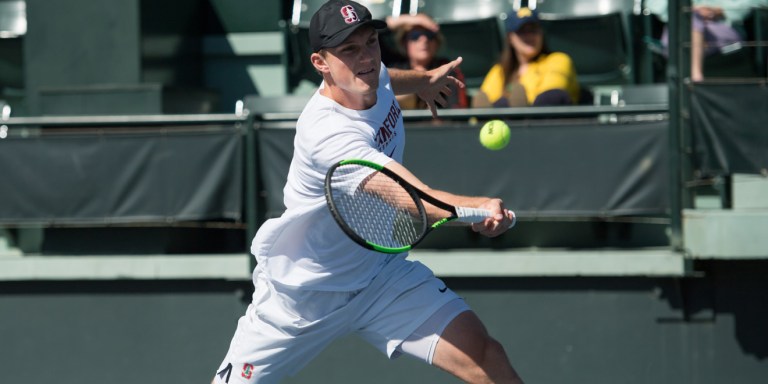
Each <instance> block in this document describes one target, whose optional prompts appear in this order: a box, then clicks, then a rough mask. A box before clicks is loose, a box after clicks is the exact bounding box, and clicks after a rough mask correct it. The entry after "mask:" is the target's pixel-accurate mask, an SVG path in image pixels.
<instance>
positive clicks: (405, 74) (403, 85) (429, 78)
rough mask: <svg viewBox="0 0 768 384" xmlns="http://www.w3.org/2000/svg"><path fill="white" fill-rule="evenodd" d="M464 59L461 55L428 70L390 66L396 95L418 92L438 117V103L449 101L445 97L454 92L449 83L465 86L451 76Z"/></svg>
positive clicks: (433, 115)
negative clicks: (393, 67)
mask: <svg viewBox="0 0 768 384" xmlns="http://www.w3.org/2000/svg"><path fill="white" fill-rule="evenodd" d="M462 60H463V59H462V58H461V57H459V58H457V59H456V60H453V61H451V62H450V63H446V64H444V65H442V66H440V67H437V68H435V69H432V70H429V71H426V72H423V71H416V70H404V69H392V68H390V69H389V76H390V78H391V79H392V91H393V92H395V94H396V95H405V94H409V93H415V94H417V95H418V96H419V97H420V98H421V99H422V100H424V101H425V102H426V103H427V105H428V106H429V110H430V111H432V117H435V118H436V117H437V105H438V104H439V105H445V104H446V102H447V101H446V99H445V97H446V96H448V95H451V94H452V93H453V92H452V91H451V89H450V87H449V85H455V86H457V87H459V88H464V83H463V82H461V81H459V80H458V79H457V78H455V77H453V76H449V73H451V71H453V70H454V69H455V68H456V67H458V66H459V65H460V64H461V62H462Z"/></svg>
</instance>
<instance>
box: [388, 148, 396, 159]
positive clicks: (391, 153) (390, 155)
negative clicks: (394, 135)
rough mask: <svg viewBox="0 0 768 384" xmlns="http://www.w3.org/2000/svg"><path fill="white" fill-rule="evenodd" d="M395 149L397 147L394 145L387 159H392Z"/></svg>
mask: <svg viewBox="0 0 768 384" xmlns="http://www.w3.org/2000/svg"><path fill="white" fill-rule="evenodd" d="M395 149H397V145H395V147H394V148H392V151H391V152H389V155H388V156H389V157H392V155H394V154H395Z"/></svg>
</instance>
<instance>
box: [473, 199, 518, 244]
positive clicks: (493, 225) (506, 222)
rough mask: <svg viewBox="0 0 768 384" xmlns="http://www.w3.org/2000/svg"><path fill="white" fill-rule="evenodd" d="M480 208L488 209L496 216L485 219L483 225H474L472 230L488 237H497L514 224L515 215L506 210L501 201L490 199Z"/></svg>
mask: <svg viewBox="0 0 768 384" xmlns="http://www.w3.org/2000/svg"><path fill="white" fill-rule="evenodd" d="M478 208H482V209H487V210H489V211H491V212H492V213H493V214H494V217H493V218H488V219H485V221H483V222H482V223H475V224H472V230H473V231H475V232H477V233H479V234H481V235H484V236H487V237H496V236H499V235H501V234H502V233H504V232H506V231H507V229H509V226H510V225H512V223H513V222H514V218H515V214H514V213H513V212H512V211H510V210H507V209H506V208H504V202H502V201H501V199H490V200H488V201H487V202H486V203H484V204H483V205H481V206H479V207H478Z"/></svg>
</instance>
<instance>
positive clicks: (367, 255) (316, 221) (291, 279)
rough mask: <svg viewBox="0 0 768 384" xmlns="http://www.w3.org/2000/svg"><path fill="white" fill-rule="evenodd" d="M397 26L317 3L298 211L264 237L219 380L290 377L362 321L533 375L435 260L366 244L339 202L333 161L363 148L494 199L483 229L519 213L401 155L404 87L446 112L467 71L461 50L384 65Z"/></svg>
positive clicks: (471, 364) (386, 334) (367, 154)
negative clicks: (338, 216)
mask: <svg viewBox="0 0 768 384" xmlns="http://www.w3.org/2000/svg"><path fill="white" fill-rule="evenodd" d="M385 27H386V24H385V23H384V22H383V21H380V20H372V18H371V14H370V12H369V11H368V9H366V8H365V7H363V6H362V5H360V4H358V3H356V2H353V1H349V0H331V1H329V2H327V3H325V4H324V5H323V6H322V7H321V8H320V9H319V10H318V11H317V13H316V14H315V15H314V16H313V17H312V20H311V22H310V27H309V28H310V31H309V32H310V33H309V36H310V43H311V46H312V49H313V51H314V53H312V55H311V58H310V59H311V61H312V64H313V65H314V67H315V69H316V70H317V71H318V72H319V73H320V74H321V75H322V76H323V82H322V84H321V85H320V87H319V89H318V90H317V92H316V93H315V94H314V95H313V96H312V98H311V99H310V100H309V102H308V103H307V105H306V107H305V108H304V111H303V112H302V114H301V116H300V117H299V120H298V122H297V125H296V137H295V140H294V155H293V159H292V162H291V166H290V170H289V173H288V181H287V184H286V186H285V188H284V202H285V205H286V211H285V212H284V213H283V215H282V216H280V217H279V218H275V219H271V220H268V221H267V222H266V223H264V224H263V225H262V226H261V228H259V231H258V233H257V234H256V236H255V238H254V240H253V244H252V248H251V251H252V253H253V254H254V255H255V256H256V260H257V263H258V264H257V266H256V268H255V269H254V272H253V283H254V286H255V291H254V294H253V302H252V303H251V304H250V305H249V306H248V309H247V310H246V313H245V315H244V316H243V317H241V318H240V320H239V322H238V325H237V329H236V331H235V334H234V336H233V338H232V342H231V344H230V347H229V351H228V352H227V355H226V357H225V358H224V361H223V362H222V364H221V366H220V367H219V368H218V370H217V371H216V373H215V376H214V379H213V382H214V383H216V384H221V383H229V384H232V383H277V382H280V381H281V380H282V379H283V378H285V377H286V376H290V375H293V374H295V373H296V372H297V371H299V370H300V369H301V368H302V367H304V366H305V365H306V364H307V363H309V362H310V361H311V360H312V359H313V358H314V357H316V356H317V355H318V354H319V353H320V352H321V351H322V350H323V349H324V348H325V347H327V346H328V345H329V344H330V343H331V342H332V341H334V340H335V339H337V338H339V337H342V336H345V335H347V334H350V333H355V334H357V335H359V336H360V337H362V338H363V339H364V340H366V341H367V342H369V343H370V344H371V345H372V346H374V347H375V348H377V349H379V350H380V351H381V352H383V353H384V354H386V355H387V356H388V357H389V358H394V357H397V356H398V355H401V354H406V355H411V356H413V357H415V358H417V359H420V360H422V361H425V362H426V363H428V364H432V365H434V366H437V367H439V368H441V369H443V370H445V371H447V372H450V373H451V374H453V375H455V376H456V377H458V378H460V379H462V380H464V381H466V382H469V383H521V382H522V381H521V380H520V378H519V377H518V375H517V373H516V372H515V370H514V369H513V368H512V366H511V364H510V363H509V360H508V358H507V356H506V353H505V351H504V349H503V347H502V346H501V344H500V343H499V342H497V341H496V340H494V339H493V338H491V336H489V334H488V332H487V331H486V329H485V327H484V325H483V324H482V322H481V321H480V319H478V317H477V316H476V315H475V313H474V312H472V311H471V310H470V308H469V306H468V305H467V304H466V303H465V302H464V300H463V299H461V298H460V297H459V296H458V295H457V294H456V293H454V292H453V291H451V290H450V289H448V288H447V287H446V286H445V284H444V283H443V282H442V281H440V280H439V279H437V278H436V277H435V276H434V274H433V273H432V271H431V270H429V269H428V268H427V267H426V266H424V265H422V264H421V263H418V262H413V261H410V260H407V259H406V256H407V255H406V254H397V255H388V254H382V253H377V252H374V251H369V250H366V249H364V248H363V247H361V246H359V245H358V244H356V243H354V242H353V241H352V240H351V239H349V238H348V237H347V236H346V235H345V234H344V233H343V232H342V231H341V229H340V228H339V227H338V225H337V224H336V223H335V222H334V220H333V218H332V217H331V215H330V212H329V210H328V208H327V207H326V203H325V198H324V194H323V185H324V184H323V182H324V177H325V173H326V171H327V170H328V169H329V168H330V167H331V165H332V164H334V163H336V162H338V161H340V160H343V159H349V158H357V159H364V160H369V161H372V162H376V163H379V164H384V165H385V166H386V167H388V168H390V169H392V170H394V171H396V172H398V173H399V174H401V175H403V176H405V177H406V179H407V180H409V181H411V182H412V183H413V184H414V185H415V186H416V187H418V188H423V189H425V190H426V191H428V193H430V194H432V195H434V196H436V197H438V198H440V199H442V200H444V201H446V202H449V203H451V204H456V205H463V206H468V207H478V208H484V209H488V210H490V211H492V212H493V213H494V214H495V216H494V217H493V218H489V219H486V221H485V222H483V223H478V224H473V225H472V229H473V230H475V231H477V232H479V233H481V234H484V235H486V236H489V237H493V236H498V235H500V234H502V233H503V232H504V231H506V230H507V228H508V226H509V225H510V224H511V222H512V215H513V214H512V213H511V212H509V211H507V210H506V209H504V206H503V203H502V201H501V200H500V199H495V198H485V197H466V196H458V195H453V194H450V193H447V192H442V191H436V190H434V189H429V188H428V187H427V186H426V185H424V184H423V183H421V182H420V181H418V179H416V177H415V176H413V175H412V174H411V173H410V172H408V171H407V170H406V169H405V168H404V167H403V166H402V165H400V162H401V160H402V156H403V149H404V145H405V132H404V128H403V119H402V113H401V111H400V107H399V106H398V104H397V101H396V100H395V93H398V94H400V93H403V94H407V93H417V94H418V95H419V96H420V97H421V98H423V99H424V100H425V101H426V102H427V103H428V105H429V106H430V107H431V109H432V113H433V114H436V109H435V103H443V102H444V101H445V99H444V96H443V95H444V94H445V92H450V91H449V90H448V85H449V84H454V85H457V86H461V87H463V86H464V85H463V84H462V83H461V82H459V81H458V80H456V79H455V78H453V77H450V76H448V73H449V72H450V71H451V70H452V69H453V68H455V67H456V66H458V65H459V64H460V62H461V59H460V58H459V59H457V60H454V61H453V62H450V63H448V64H446V65H444V66H442V67H439V68H436V69H434V70H432V71H428V72H419V71H395V70H388V69H387V68H385V67H384V66H383V65H382V63H381V53H380V51H379V42H378V32H377V30H378V29H383V28H385Z"/></svg>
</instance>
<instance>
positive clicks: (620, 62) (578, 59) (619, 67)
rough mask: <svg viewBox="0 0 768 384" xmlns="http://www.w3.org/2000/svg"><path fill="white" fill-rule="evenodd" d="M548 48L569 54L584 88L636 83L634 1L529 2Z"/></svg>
mask: <svg viewBox="0 0 768 384" xmlns="http://www.w3.org/2000/svg"><path fill="white" fill-rule="evenodd" d="M530 3H531V4H530V7H531V8H536V9H537V10H538V11H539V14H540V15H541V19H542V24H543V26H544V30H545V39H546V41H547V44H548V47H549V48H550V50H553V51H562V52H565V53H568V54H569V55H570V56H571V57H572V58H573V60H574V64H575V66H576V72H577V73H578V75H579V82H581V83H582V84H584V85H587V86H593V85H606V84H611V85H612V84H633V83H635V82H636V81H635V63H634V60H635V57H634V45H633V42H632V40H631V37H632V36H633V35H634V33H633V29H634V28H633V26H634V23H633V20H634V18H633V15H639V14H640V1H637V0H603V1H595V0H531V2H530Z"/></svg>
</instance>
